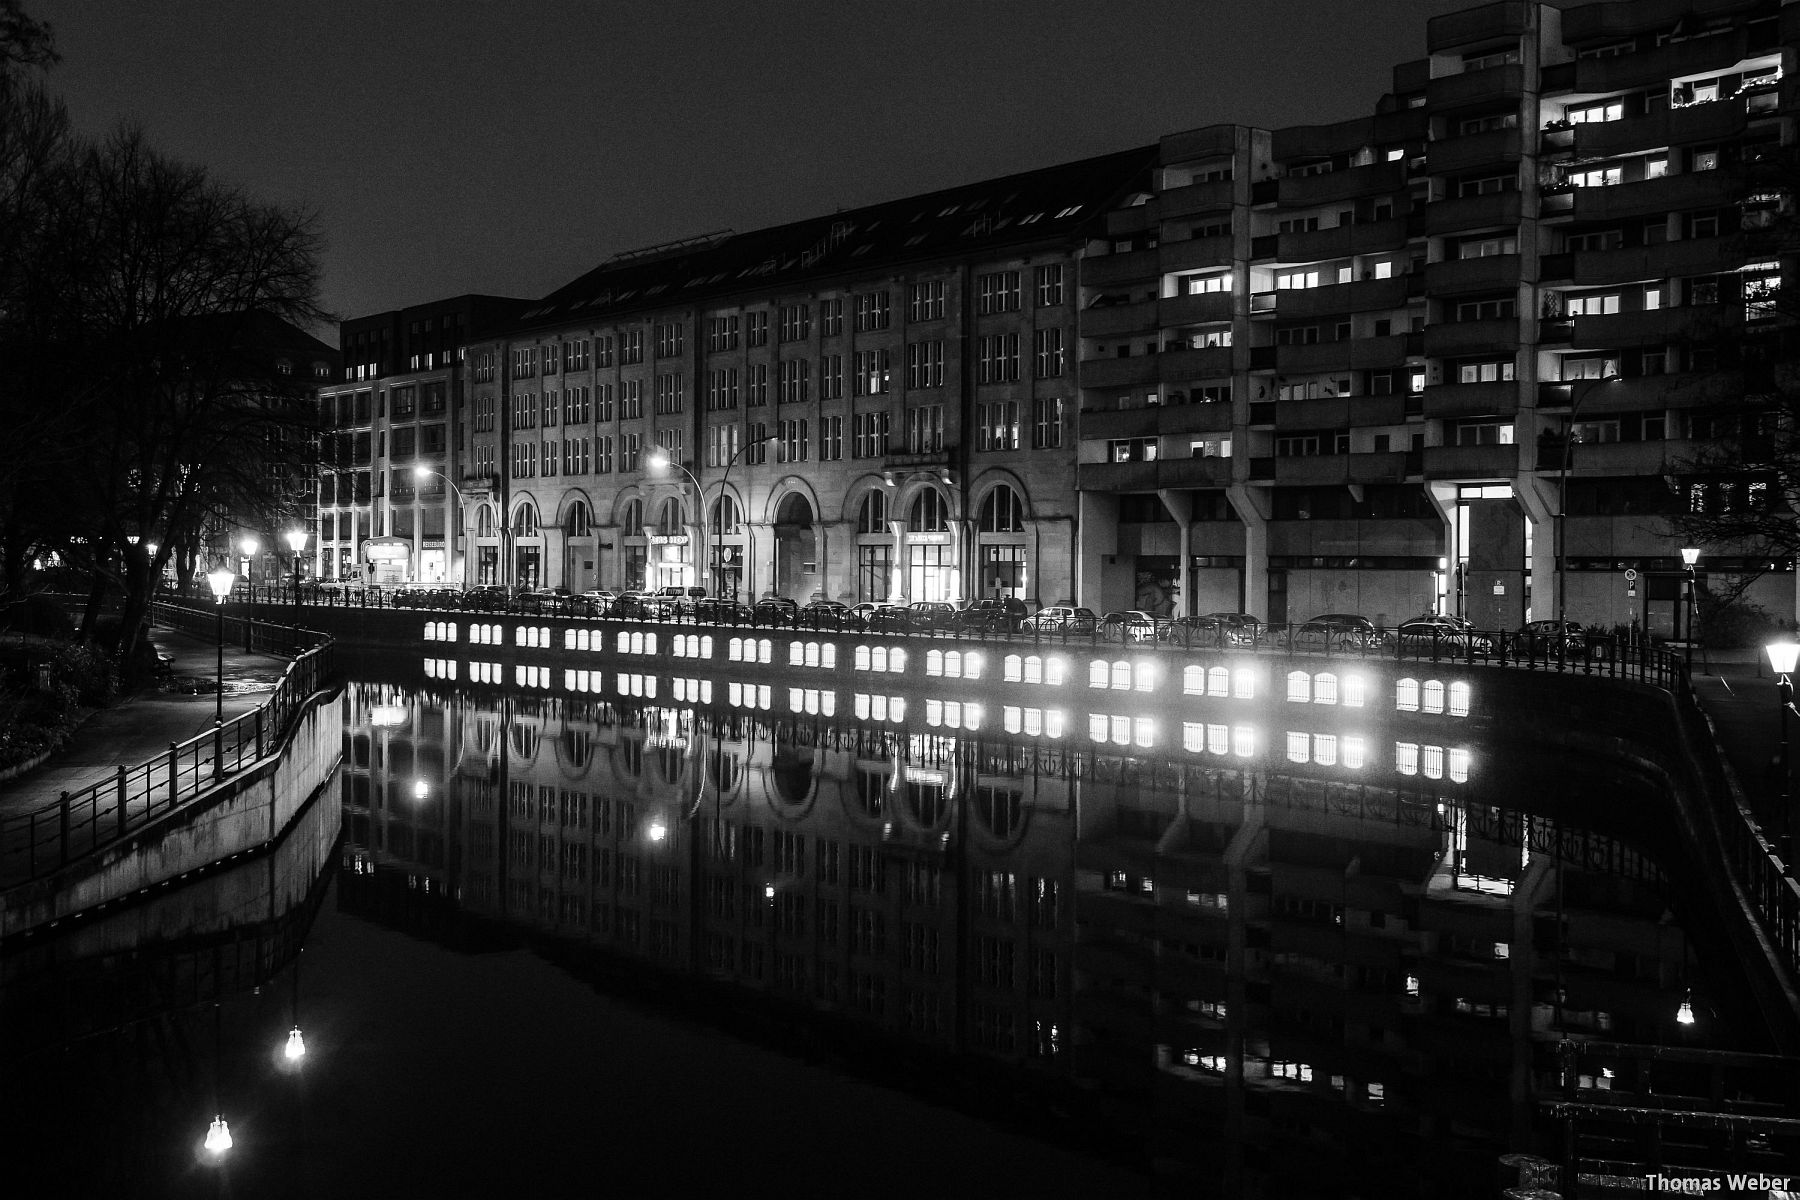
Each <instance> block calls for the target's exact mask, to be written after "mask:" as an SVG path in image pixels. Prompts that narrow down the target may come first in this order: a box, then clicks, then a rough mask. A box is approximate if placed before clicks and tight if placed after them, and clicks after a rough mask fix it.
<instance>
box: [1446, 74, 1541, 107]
mask: <svg viewBox="0 0 1800 1200" xmlns="http://www.w3.org/2000/svg"><path fill="white" fill-rule="evenodd" d="M1524 91H1525V67H1524V64H1522V63H1503V64H1501V65H1500V66H1497V67H1486V68H1483V69H1482V70H1479V71H1464V72H1462V73H1461V74H1460V75H1440V76H1438V77H1437V78H1436V79H1433V80H1432V81H1431V82H1430V83H1429V84H1427V85H1426V87H1425V100H1426V103H1427V104H1428V105H1429V106H1430V107H1431V108H1433V109H1444V108H1465V107H1469V106H1473V105H1480V104H1491V103H1498V102H1499V101H1502V100H1509V99H1513V98H1516V97H1518V96H1519V95H1521V94H1523V93H1524Z"/></svg>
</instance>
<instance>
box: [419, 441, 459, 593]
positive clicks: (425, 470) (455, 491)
mask: <svg viewBox="0 0 1800 1200" xmlns="http://www.w3.org/2000/svg"><path fill="white" fill-rule="evenodd" d="M432 475H436V476H437V477H438V478H439V479H441V480H443V481H444V482H445V483H447V484H449V485H450V494H451V495H452V496H455V497H456V531H457V533H458V534H459V535H460V534H461V533H462V526H463V494H462V489H461V488H459V487H457V486H456V484H455V483H454V482H452V481H451V479H450V477H449V476H448V475H446V474H444V473H443V472H442V471H434V470H432V469H431V468H430V467H417V466H416V467H414V468H413V480H414V481H415V482H417V483H424V482H425V480H426V479H427V478H428V477H430V476H432ZM447 540H448V541H449V543H450V554H451V555H452V556H454V555H455V553H456V541H457V539H456V538H449V539H447ZM449 572H450V564H449V563H448V562H446V563H445V564H444V577H445V579H448V578H449ZM468 574H469V571H468V566H467V564H466V563H465V565H464V567H463V582H464V583H467V582H468Z"/></svg>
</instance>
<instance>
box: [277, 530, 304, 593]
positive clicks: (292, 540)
mask: <svg viewBox="0 0 1800 1200" xmlns="http://www.w3.org/2000/svg"><path fill="white" fill-rule="evenodd" d="M282 536H283V537H284V538H286V539H287V544H288V549H289V550H292V551H293V552H294V603H295V604H298V603H300V555H301V554H303V553H305V551H306V537H307V533H306V530H304V529H290V530H288V531H287V532H286V533H285V534H283V535H282Z"/></svg>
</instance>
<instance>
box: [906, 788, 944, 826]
mask: <svg viewBox="0 0 1800 1200" xmlns="http://www.w3.org/2000/svg"><path fill="white" fill-rule="evenodd" d="M906 799H907V803H908V804H909V805H911V807H912V815H913V820H915V821H917V822H918V823H919V827H920V828H921V829H930V828H932V827H934V826H935V825H937V823H938V822H939V821H942V820H943V819H944V814H945V812H946V811H947V809H948V805H947V803H946V802H945V799H944V788H943V785H941V784H936V783H908V784H907V785H906Z"/></svg>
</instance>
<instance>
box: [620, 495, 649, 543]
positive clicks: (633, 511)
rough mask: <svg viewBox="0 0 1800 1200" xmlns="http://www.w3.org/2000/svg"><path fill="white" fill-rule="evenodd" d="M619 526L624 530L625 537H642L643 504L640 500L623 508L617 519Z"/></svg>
mask: <svg viewBox="0 0 1800 1200" xmlns="http://www.w3.org/2000/svg"><path fill="white" fill-rule="evenodd" d="M619 526H620V528H622V529H623V530H624V533H625V536H626V537H643V536H644V502H643V501H642V500H633V501H631V502H630V503H629V504H627V505H626V506H625V511H624V513H622V514H621V515H620V517H619Z"/></svg>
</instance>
